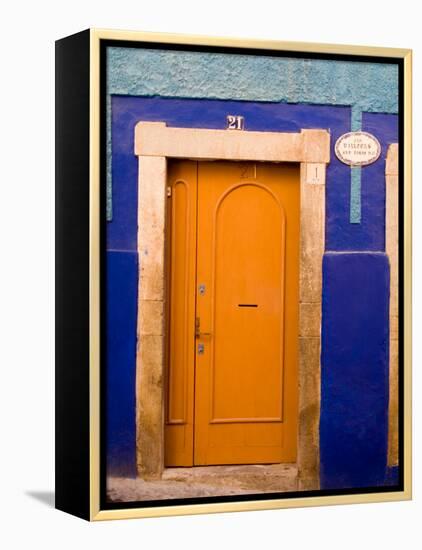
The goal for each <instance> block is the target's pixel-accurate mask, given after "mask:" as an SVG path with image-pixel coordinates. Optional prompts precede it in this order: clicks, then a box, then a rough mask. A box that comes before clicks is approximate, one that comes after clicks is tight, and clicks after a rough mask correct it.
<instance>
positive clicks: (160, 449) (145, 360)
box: [136, 156, 166, 478]
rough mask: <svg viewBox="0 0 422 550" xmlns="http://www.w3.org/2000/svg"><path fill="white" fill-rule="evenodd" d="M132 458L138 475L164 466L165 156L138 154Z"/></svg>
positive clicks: (157, 474)
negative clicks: (136, 313) (135, 457)
mask: <svg viewBox="0 0 422 550" xmlns="http://www.w3.org/2000/svg"><path fill="white" fill-rule="evenodd" d="M138 178H139V179H138V266H139V267H138V269H139V283H138V334H137V336H138V338H137V352H136V426H137V433H136V456H137V468H138V475H140V476H141V477H143V478H159V477H161V473H162V471H163V468H164V349H165V343H164V300H165V292H164V290H165V287H164V285H165V272H164V269H165V267H164V239H165V189H166V158H165V157H147V156H139V176H138Z"/></svg>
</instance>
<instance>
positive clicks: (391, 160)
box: [385, 143, 399, 176]
mask: <svg viewBox="0 0 422 550" xmlns="http://www.w3.org/2000/svg"><path fill="white" fill-rule="evenodd" d="M398 174H399V144H398V143H392V144H391V145H390V146H389V148H388V151H387V158H386V161H385V175H386V176H398Z"/></svg>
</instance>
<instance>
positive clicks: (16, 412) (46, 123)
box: [0, 0, 422, 550]
mask: <svg viewBox="0 0 422 550" xmlns="http://www.w3.org/2000/svg"><path fill="white" fill-rule="evenodd" d="M419 5H420V4H419V3H418V2H416V1H414V2H412V1H411V0H395V1H394V2H390V1H387V0H383V1H379V0H363V1H362V0H310V1H305V0H295V1H290V2H284V1H283V0H278V1H275V0H274V1H272V0H259V1H256V2H251V3H248V2H247V0H235V1H233V0H232V1H231V2H230V0H204V1H202V2H201V0H196V1H188V0H173V1H171V0H168V1H164V0H161V1H158V0H155V1H153V2H147V1H146V0H144V1H141V0H138V1H130V0H112V1H110V0H102V1H99V0H91V1H88V0H85V1H81V0H72V1H67V2H63V1H60V0H56V1H55V2H47V1H43V0H37V1H32V2H30V1H27V2H19V1H16V0H15V1H14V2H12V1H9V2H3V3H2V4H1V8H0V10H1V15H0V21H1V27H2V29H1V33H0V41H1V48H0V61H1V63H0V82H1V84H0V94H1V101H0V113H1V116H0V141H1V143H0V151H1V153H0V155H1V159H2V160H1V164H0V193H1V195H0V243H1V256H0V266H1V269H0V277H1V283H0V316H1V317H0V318H1V327H0V329H1V330H0V334H1V338H0V342H1V344H0V354H1V358H0V373H1V374H0V375H1V381H0V423H1V430H0V437H1V447H0V448H1V451H0V463H1V470H0V507H1V515H0V545H1V546H2V547H3V548H5V549H10V548H13V549H14V548H25V549H26V548H28V549H31V548H48V549H50V548H59V549H75V548H87V547H91V548H94V546H95V547H96V548H98V549H108V548H116V547H119V548H143V549H147V548H154V549H155V548H158V549H161V548H167V549H176V548H183V549H185V550H186V549H190V548H212V549H213V550H215V549H220V548H221V549H225V548H231V547H233V548H265V547H271V548H278V547H279V548H299V549H301V548H309V547H311V548H313V549H319V548H321V549H322V548H324V550H330V549H335V550H343V549H353V550H356V549H372V548H377V550H378V549H380V548H382V549H385V550H387V549H390V548H391V549H393V548H394V549H397V548H406V549H413V548H420V547H421V539H422V535H421V523H422V506H421V498H422V497H421V496H420V495H421V481H420V468H419V469H418V468H416V472H415V474H414V495H415V498H414V500H413V502H401V503H386V504H376V505H372V504H366V505H357V506H335V507H323V508H312V509H299V510H279V511H268V512H255V513H254V512H247V513H236V514H223V515H213V516H196V517H179V518H168V519H163V518H160V519H151V520H126V521H118V522H107V523H97V524H88V523H86V522H84V521H82V520H79V519H76V518H73V517H71V516H69V515H66V514H63V513H61V512H58V511H55V510H54V509H53V508H52V506H51V504H48V503H51V502H52V498H53V497H52V494H51V493H52V491H53V479H54V477H53V471H54V463H53V457H54V453H53V449H54V447H53V435H54V422H53V420H54V416H53V412H54V395H53V387H54V377H53V375H54V308H53V306H54V293H53V291H54V263H53V262H54V221H53V220H54V218H53V211H54V40H56V39H58V38H61V37H63V36H66V35H69V34H72V33H75V32H77V31H79V30H82V29H85V28H87V27H103V28H115V29H130V30H145V31H165V32H179V33H190V34H205V35H221V36H232V37H250V38H266V39H275V40H298V41H308V42H309V41H314V42H331V43H344V44H364V45H379V46H394V47H407V48H413V49H414V50H415V52H414V53H415V63H414V73H415V77H414V97H415V102H414V121H415V125H414V152H415V163H414V164H415V166H414V205H415V206H414V210H415V223H414V242H415V246H414V281H415V285H414V286H415V290H414V309H415V312H417V313H415V318H414V335H415V350H414V394H415V396H416V399H415V403H414V414H415V422H414V424H415V428H417V427H418V426H419V423H420V416H421V405H420V401H421V400H420V399H418V398H417V394H418V389H420V381H421V375H420V368H419V367H420V364H419V363H420V359H421V354H420V351H419V350H420V347H419V346H418V341H419V340H420V336H419V334H420V329H419V322H420V320H421V314H420V313H419V312H418V310H419V311H420V309H421V307H422V304H421V296H420V291H419V289H418V288H417V287H418V284H417V280H418V276H419V277H420V275H421V270H420V264H421V258H420V252H419V250H420V243H419V238H420V232H421V228H422V222H421V216H420V213H419V212H418V206H419V205H420V204H421V201H420V198H421V197H420V195H421V193H420V190H419V184H420V176H421V170H420V167H419V166H418V160H419V158H420V154H419V152H420V150H421V147H422V143H421V138H420V131H421V125H420V123H419V124H418V122H419V121H418V119H420V114H421V107H420V106H421V103H422V98H421V86H420V80H421V78H420V74H421V62H420V56H421V51H422V50H421V48H420V36H421V33H422V30H421V17H420V14H418V13H417V8H418V7H419ZM418 214H419V215H418ZM76 222H77V220H75V223H76ZM75 399H77V396H75ZM414 444H415V445H414V446H415V453H414V462H415V464H416V465H417V462H418V459H419V460H420V457H421V452H420V450H421V449H420V448H421V438H420V436H419V437H418V436H417V434H416V433H415V435H414Z"/></svg>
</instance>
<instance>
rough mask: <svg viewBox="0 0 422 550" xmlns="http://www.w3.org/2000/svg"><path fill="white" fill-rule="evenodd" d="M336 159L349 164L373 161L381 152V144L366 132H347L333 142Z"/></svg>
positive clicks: (364, 163)
mask: <svg viewBox="0 0 422 550" xmlns="http://www.w3.org/2000/svg"><path fill="white" fill-rule="evenodd" d="M334 149H335V153H336V156H337V158H338V159H340V160H341V162H344V164H348V165H349V166H365V165H367V164H372V163H373V162H375V161H376V160H377V159H378V158H379V156H380V154H381V145H380V142H379V141H378V140H377V138H376V137H375V136H373V135H372V134H368V132H348V133H347V134H343V135H342V136H340V137H339V138H338V140H337V141H336V144H335V147H334Z"/></svg>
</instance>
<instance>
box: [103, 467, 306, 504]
mask: <svg viewBox="0 0 422 550" xmlns="http://www.w3.org/2000/svg"><path fill="white" fill-rule="evenodd" d="M297 490H298V469H297V466H296V464H253V465H234V466H232V465H224V466H194V467H192V468H166V469H165V470H164V472H163V475H162V478H161V479H159V480H143V479H140V478H137V479H128V478H118V477H109V478H108V479H107V499H108V500H109V501H110V502H131V501H147V500H167V499H180V498H196V497H208V496H226V495H242V494H243V495H244V494H259V493H284V492H289V491H297Z"/></svg>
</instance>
